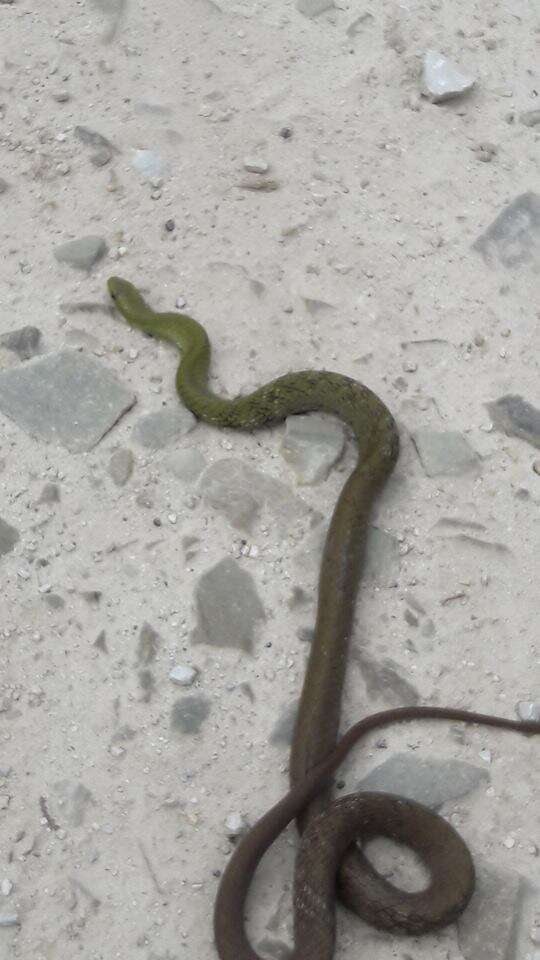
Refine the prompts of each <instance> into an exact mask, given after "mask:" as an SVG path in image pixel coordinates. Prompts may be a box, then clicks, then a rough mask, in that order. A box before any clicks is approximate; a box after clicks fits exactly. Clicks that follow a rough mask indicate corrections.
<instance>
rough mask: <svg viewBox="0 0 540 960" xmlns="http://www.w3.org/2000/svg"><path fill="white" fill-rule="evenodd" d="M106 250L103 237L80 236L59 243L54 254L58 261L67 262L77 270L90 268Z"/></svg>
mask: <svg viewBox="0 0 540 960" xmlns="http://www.w3.org/2000/svg"><path fill="white" fill-rule="evenodd" d="M106 252H107V244H106V243H105V240H104V239H103V237H81V238H80V239H79V240H68V241H67V243H61V244H60V246H59V247H56V248H55V250H54V255H55V257H56V259H57V260H58V261H59V262H60V263H68V264H69V265H70V267H75V268H76V269H77V270H90V268H91V267H93V265H94V264H95V263H96V262H97V261H98V260H101V258H102V257H104V256H105V254H106Z"/></svg>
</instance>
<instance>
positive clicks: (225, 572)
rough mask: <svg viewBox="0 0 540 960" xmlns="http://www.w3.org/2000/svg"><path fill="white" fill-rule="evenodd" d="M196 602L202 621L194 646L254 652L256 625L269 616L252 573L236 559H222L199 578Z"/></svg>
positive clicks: (195, 631)
mask: <svg viewBox="0 0 540 960" xmlns="http://www.w3.org/2000/svg"><path fill="white" fill-rule="evenodd" d="M195 599H196V603H197V613H198V622H197V626H196V627H195V630H194V631H193V634H192V641H193V643H209V644H211V645H213V646H215V647H238V648H239V649H242V650H247V651H248V652H251V649H252V647H253V633H254V630H255V626H256V624H257V622H258V621H259V620H265V619H266V615H265V612H264V607H263V605H262V603H261V601H260V599H259V596H258V593H257V589H256V586H255V581H254V579H253V577H252V576H251V574H250V573H247V571H246V570H244V569H243V568H242V567H241V566H240V565H239V564H238V563H237V562H236V560H232V559H231V558H229V557H227V558H226V559H225V560H220V562H219V563H217V564H216V565H215V566H214V567H211V569H210V570H207V571H206V573H203V575H202V576H201V578H200V579H199V582H198V583H197V586H196V588H195Z"/></svg>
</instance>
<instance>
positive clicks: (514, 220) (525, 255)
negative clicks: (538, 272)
mask: <svg viewBox="0 0 540 960" xmlns="http://www.w3.org/2000/svg"><path fill="white" fill-rule="evenodd" d="M473 249H474V250H478V251H479V253H481V254H482V256H483V257H484V259H485V260H486V261H487V262H488V263H490V264H493V263H499V264H501V265H502V266H503V267H507V268H511V267H520V266H522V265H523V264H529V265H535V266H538V264H540V195H539V194H537V193H533V192H532V191H531V192H529V193H522V194H520V195H519V196H518V197H516V199H515V200H513V201H512V203H509V204H508V206H506V207H505V208H504V210H501V212H500V213H499V215H498V217H496V218H495V220H494V221H493V223H491V224H490V226H489V227H488V228H487V230H485V231H484V233H482V234H481V235H480V236H479V237H478V239H477V240H476V241H475V242H474V244H473Z"/></svg>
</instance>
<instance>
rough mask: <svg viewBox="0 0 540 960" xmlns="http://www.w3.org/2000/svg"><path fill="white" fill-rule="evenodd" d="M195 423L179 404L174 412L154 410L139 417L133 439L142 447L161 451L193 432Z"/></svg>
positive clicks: (187, 411) (191, 415) (193, 418)
mask: <svg viewBox="0 0 540 960" xmlns="http://www.w3.org/2000/svg"><path fill="white" fill-rule="evenodd" d="M196 423H197V420H196V419H195V417H194V416H193V414H192V413H191V411H190V410H187V409H186V407H183V406H181V405H180V404H179V405H178V406H177V407H176V406H175V408H174V410H156V412H155V413H147V414H146V415H145V416H144V417H140V419H139V420H137V423H136V424H135V426H134V427H133V437H134V439H135V440H136V441H137V443H140V445H141V446H142V447H146V448H147V449H149V450H162V449H163V447H167V446H169V445H170V444H171V443H174V442H175V441H176V440H179V439H180V438H181V437H183V436H185V434H186V433H189V431H190V430H193V427H194V426H195V424H196Z"/></svg>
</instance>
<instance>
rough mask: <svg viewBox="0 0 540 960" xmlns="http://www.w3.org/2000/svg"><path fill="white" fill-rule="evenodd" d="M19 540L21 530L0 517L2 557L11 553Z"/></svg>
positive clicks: (0, 551)
mask: <svg viewBox="0 0 540 960" xmlns="http://www.w3.org/2000/svg"><path fill="white" fill-rule="evenodd" d="M18 542H19V531H18V530H16V529H15V527H12V526H11V524H9V523H6V521H5V520H2V519H1V517H0V557H3V556H4V555H5V554H6V553H10V552H11V550H13V547H14V546H15V544H16V543H18Z"/></svg>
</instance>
